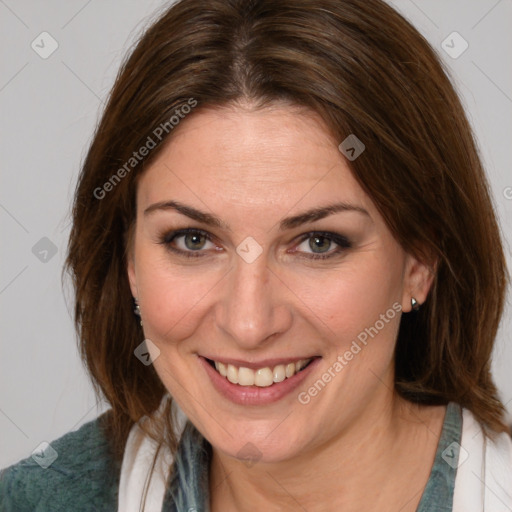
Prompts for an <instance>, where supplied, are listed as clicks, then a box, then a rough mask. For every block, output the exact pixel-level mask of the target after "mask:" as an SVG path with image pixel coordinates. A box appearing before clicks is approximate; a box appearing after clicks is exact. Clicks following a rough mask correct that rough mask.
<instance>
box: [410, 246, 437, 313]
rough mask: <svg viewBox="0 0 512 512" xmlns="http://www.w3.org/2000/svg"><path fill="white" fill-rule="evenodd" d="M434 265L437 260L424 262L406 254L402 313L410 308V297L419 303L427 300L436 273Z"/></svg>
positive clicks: (435, 265)
mask: <svg viewBox="0 0 512 512" xmlns="http://www.w3.org/2000/svg"><path fill="white" fill-rule="evenodd" d="M436 267H437V261H434V262H432V263H424V262H422V261H420V260H418V259H417V258H415V257H414V256H412V255H410V254H406V259H405V268H404V287H403V294H402V311H403V312H404V313H408V312H409V311H411V310H412V305H411V298H412V297H414V298H415V299H416V301H417V302H418V304H419V305H421V304H423V303H424V302H425V301H426V300H427V297H428V293H429V291H430V287H431V286H432V282H433V281H434V277H435V274H436Z"/></svg>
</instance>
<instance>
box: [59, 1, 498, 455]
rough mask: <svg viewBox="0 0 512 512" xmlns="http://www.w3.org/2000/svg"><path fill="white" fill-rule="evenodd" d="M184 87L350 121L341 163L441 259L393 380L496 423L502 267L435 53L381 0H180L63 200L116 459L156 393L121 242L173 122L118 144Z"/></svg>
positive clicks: (121, 91) (125, 81)
mask: <svg viewBox="0 0 512 512" xmlns="http://www.w3.org/2000/svg"><path fill="white" fill-rule="evenodd" d="M191 98H193V99H194V101H197V106H196V107H195V108H194V110H193V111H192V112H191V113H189V114H188V115H191V116H193V115H196V113H197V112H200V110H201V107H202V106H219V107H222V106H227V105H236V104H237V102H239V101H242V100H244V101H245V100H249V101H250V102H251V103H252V104H253V105H254V106H255V108H263V107H265V106H266V105H269V104H272V103H273V102H276V101H279V102H283V101H284V102H287V103H288V104H290V105H299V106H303V107H307V108H309V109H311V110H312V111H314V112H316V113H317V114H318V115H320V116H321V118H322V119H323V121H324V123H325V125H326V127H327V128H328V130H329V131H330V132H331V133H332V134H333V135H334V136H335V137H336V138H337V140H339V141H340V142H341V141H343V140H344V139H345V138H346V137H347V136H348V135H349V134H351V133H354V134H357V137H358V138H359V139H360V140H362V141H363V142H364V144H365V146H366V151H365V153H364V155H363V156H362V157H360V158H358V159H357V160H355V161H353V162H349V163H350V168H351V171H352V173H353V175H354V177H355V178H356V180H357V181H358V183H359V184H360V186H361V187H362V188H363V189H364V190H365V191H366V193H367V194H368V195H369V196H370V197H371V199H372V200H373V202H374V203H375V205H376V207H377V208H378V210H379V212H380V214H381V215H382V216H383V218H384V220H385V222H386V224H387V226H388V228H389V229H390V231H391V232H392V234H393V235H394V237H395V238H396V240H397V241H398V242H399V243H400V245H401V246H402V248H403V249H404V250H405V251H407V252H408V253H410V254H413V255H414V256H416V257H417V258H419V259H420V260H422V261H425V262H431V261H436V262H437V264H436V265H435V269H434V272H435V278H434V282H433V285H432V288H431V291H430V294H429V296H428V299H427V300H426V302H425V303H424V304H423V305H422V307H421V309H420V311H418V312H415V313H411V314H404V315H402V319H401V324H400V330H399V334H398V340H397V344H396V353H395V367H396V370H395V372H396V378H395V382H396V384H395V386H396V391H397V392H398V393H399V394H400V395H401V396H403V397H406V398H407V399H408V400H410V401H412V402H416V403H422V404H445V403H447V402H449V401H454V402H457V403H459V404H461V405H462V406H463V407H466V408H468V409H470V410H471V411H472V412H473V413H474V414H475V416H476V417H477V418H478V420H479V421H480V422H481V423H482V424H483V425H486V426H488V427H489V428H490V429H492V430H494V431H497V432H499V431H504V430H505V429H506V427H505V425H504V422H503V414H504V408H503V405H502V403H501V402H500V400H499V398H498V395H497V390H496V387H495V385H494V383H493V380H492V377H491V374H490V364H491V354H492V349H493V344H494V340H495V336H496V332H497V328H498V325H499V322H500V317H501V315H502V310H503V306H504V300H505V292H506V284H507V280H508V273H507V269H506V263H505V258H504V253H503V248H502V242H501V238H500V231H499V227H498V224H497V220H496V214H495V211H494V209H493V204H492V201H491V198H490V192H489V187H488V183H487V181H486V177H485V175H484V171H483V169H482V164H481V161H480V158H479V155H478V152H477V149H476V145H475V141H474V138H473V135H472V131H471V128H470V126H469V123H468V121H467V118H466V116H465V113H464V110H463V107H462V106H461V103H460V100H459V98H458V96H457V94H456V92H455V90H454V87H453V86H452V84H451V82H450V79H449V78H448V76H447V73H446V71H445V70H444V69H443V66H442V64H441V63H440V60H439V58H438V56H437V55H436V53H435V52H434V51H433V49H432V48H431V47H430V46H429V44H428V43H427V42H426V40H425V39H424V38H423V37H422V36H421V35H420V34H419V33H418V31H417V30H416V29H414V28H413V27H412V26H411V24H410V23H409V22H407V21H406V20H405V19H404V18H403V17H402V16H401V15H400V14H398V13H397V12H396V11H395V10H393V9H392V8H391V7H390V6H389V5H387V4H386V3H385V2H384V1H381V0H209V1H208V2H204V1H203V0H181V1H179V2H177V3H175V4H173V5H171V6H170V8H168V9H167V10H166V11H165V12H164V13H163V15H161V16H160V17H159V19H158V20H157V21H156V22H155V23H153V24H152V25H151V26H150V27H149V28H147V30H146V31H145V32H144V34H143V35H142V37H141V38H140V40H139V42H138V43H137V44H136V46H135V47H134V49H133V51H132V52H131V54H130V55H129V56H128V57H127V58H126V60H125V61H124V63H123V65H122V67H121V69H120V71H119V73H118V76H117V79H116V82H115V84H114V86H113V89H112V91H111V93H110V96H109V100H108V103H107V105H106V107H105V110H104V113H103V115H102V118H101V120H100V122H99V123H98V126H97V128H96V131H95V134H94V138H93V140H92V142H91V144H90V148H89V150H88V153H87V156H86V158H85V160H84V162H83V167H82V170H81V173H80V176H79V179H78V184H77V187H76V191H75V197H74V205H73V211H72V222H73V224H72V230H71V235H70V239H69V246H68V256H67V260H66V266H65V269H67V270H68V271H69V273H70V274H71V276H72V280H73V284H74V291H75V303H74V315H75V324H76V328H77V332H78V337H79V345H80V350H81V355H82V357H83V360H84V362H85V364H86V366H87V368H88V371H89V373H90V376H91V377H92V380H93V382H94V385H95V388H96V390H97V392H98V393H99V394H100V395H102V396H103V397H104V398H105V399H106V400H107V401H108V402H109V404H110V405H111V411H110V413H109V414H108V415H107V418H106V427H107V428H108V435H109V439H110V440H111V443H112V447H113V451H114V453H115V455H116V457H117V458H118V460H120V459H121V457H122V454H123V449H124V444H125V442H126V438H127V435H128V432H129V430H130V427H131V426H132V425H133V423H134V422H136V421H138V420H139V419H141V418H142V417H143V416H151V413H152V412H154V411H155V410H156V409H157V408H158V406H159V404H160V402H161V400H162V398H163V396H164V394H165V393H166V389H165V388H164V386H163V384H162V382H161V381H160V379H159V377H158V375H157V374H156V372H155V370H154V368H153V367H152V366H145V365H143V364H141V362H140V361H139V359H137V357H135V356H134V349H135V348H136V347H137V346H138V345H139V344H140V343H141V341H142V340H143V339H144V334H143V331H142V328H141V326H140V324H139V322H138V319H137V318H136V317H135V316H134V314H133V300H132V296H131V292H130V287H129V284H128V277H127V247H128V244H129V243H130V240H131V233H132V228H133V226H134V221H135V214H136V205H135V197H136V187H137V178H138V176H140V175H141V173H143V172H144V169H145V168H147V166H148V165H149V164H150V163H151V161H152V160H153V159H154V158H155V157H156V156H157V155H158V154H159V152H160V150H161V149H162V147H163V145H164V143H165V142H166V141H168V140H170V138H171V137H172V136H173V131H172V130H171V129H169V130H168V131H164V132H163V135H165V136H162V137H161V141H160V139H158V140H156V138H155V137H154V136H153V139H154V141H155V142H157V144H156V147H154V148H152V149H151V150H150V151H149V152H148V154H147V155H145V156H141V155H140V154H139V155H138V159H137V162H134V161H133V160H130V159H131V158H133V153H134V151H137V150H138V149H139V148H141V147H142V146H144V145H146V144H147V140H148V136H151V134H154V131H155V129H156V128H157V127H159V126H161V125H164V124H165V123H167V125H166V126H169V119H171V117H172V116H173V115H175V113H176V109H178V110H179V109H182V108H183V105H186V104H187V102H189V101H190V99H191ZM127 162H131V163H130V165H129V166H127V165H126V163H127ZM123 168H124V170H125V172H122V171H120V169H123ZM114 175H116V176H117V178H114ZM107 183H109V184H107ZM170 403H171V401H169V404H170ZM169 407H170V405H169ZM173 422H174V420H173V418H172V415H171V414H166V415H165V423H166V425H160V427H162V428H161V429H160V430H158V428H156V427H155V429H154V430H153V433H152V435H154V436H155V437H156V438H159V437H160V441H162V442H166V443H168V444H169V446H170V447H171V450H175V449H176V438H175V436H174V435H173V434H172V432H173ZM164 431H166V432H167V436H166V438H165V440H163V438H162V436H163V434H162V433H163V432H164Z"/></svg>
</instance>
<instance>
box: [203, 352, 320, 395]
mask: <svg viewBox="0 0 512 512" xmlns="http://www.w3.org/2000/svg"><path fill="white" fill-rule="evenodd" d="M205 359H206V358H205ZM313 359H315V358H314V357H310V358H307V359H299V360H298V361H290V362H288V363H281V364H277V365H269V366H262V367H260V368H249V367H247V366H242V365H240V366H238V365H235V364H229V363H223V362H221V361H214V360H213V359H206V361H207V362H208V364H209V365H210V366H211V367H212V368H214V369H215V370H216V371H217V373H218V374H220V375H221V376H222V377H225V378H226V379H227V380H228V381H229V382H231V384H238V385H239V386H258V387H260V388H268V387H270V386H272V385H274V384H278V383H280V382H283V381H284V380H286V379H290V378H292V377H293V376H294V375H296V374H297V373H299V372H301V371H303V370H304V369H305V368H307V367H308V366H309V365H310V364H311V362H312V361H313Z"/></svg>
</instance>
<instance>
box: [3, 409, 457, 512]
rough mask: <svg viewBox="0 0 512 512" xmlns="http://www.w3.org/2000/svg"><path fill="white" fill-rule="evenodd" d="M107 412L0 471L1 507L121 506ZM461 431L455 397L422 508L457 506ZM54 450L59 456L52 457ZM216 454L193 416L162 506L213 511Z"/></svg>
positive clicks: (15, 510) (426, 511)
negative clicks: (39, 452)
mask: <svg viewBox="0 0 512 512" xmlns="http://www.w3.org/2000/svg"><path fill="white" fill-rule="evenodd" d="M103 416H104V415H103ZM103 416H100V418H97V419H96V420H94V421H91V422H89V423H87V424H85V425H84V426H82V427H81V428H80V429H79V430H77V431H75V432H71V433H69V434H66V435H65V436H63V437H61V438H59V439H58V440H56V441H53V442H52V443H51V448H52V450H50V449H49V450H47V451H46V452H45V453H44V454H42V455H40V456H38V455H34V456H33V457H29V458H27V459H24V460H22V461H21V462H18V463H17V464H15V465H14V466H11V467H9V468H7V469H4V470H3V471H2V472H1V473H0V512H28V511H30V512H50V511H51V512H69V511H71V510H72V511H75V512H82V511H83V512H85V511H87V512H103V511H105V512H106V511H109V512H115V511H117V495H118V488H119V478H120V472H121V467H120V464H117V463H115V462H114V459H113V458H112V456H111V454H110V450H109V445H108V440H107V439H106V437H105V435H104V434H103V430H102V428H101V426H100V421H101V419H102V418H103ZM461 435H462V410H461V408H460V406H459V405H457V404H454V403H450V404H448V407H447V410H446V416H445V420H444V424H443V429H442V432H441V437H440V440H439V443H438V447H437V452H436V456H435V460H434V464H433V467H432V471H431V473H430V477H429V480H428V482H427V485H426V487H425V490H424V492H423V495H422V498H421V501H420V504H419V506H418V509H417V512H449V511H451V510H452V503H453V490H454V486H455V476H456V471H457V461H458V457H459V447H460V439H461ZM53 450H55V452H56V454H57V458H56V459H55V460H53V461H52V458H53V457H52V455H53V454H54V452H53ZM211 455H212V449H211V445H210V444H209V443H208V441H206V439H204V438H203V437H202V435H201V434H200V433H199V432H198V431H197V429H195V428H194V426H193V425H192V424H191V423H190V422H188V423H187V425H186V426H185V429H184V431H183V434H182V436H181V440H180V443H179V446H178V451H177V453H176V456H175V461H176V471H175V472H174V476H173V477H172V478H171V480H170V482H169V483H168V486H167V491H166V495H165V499H164V504H163V507H162V512H189V511H190V510H193V511H197V512H208V511H209V501H210V497H209V477H208V476H209V468H210V460H211ZM49 462H51V465H49V466H48V467H46V468H44V466H45V465H47V464H48V463H49Z"/></svg>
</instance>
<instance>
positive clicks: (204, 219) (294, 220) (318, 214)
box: [144, 201, 370, 231]
mask: <svg viewBox="0 0 512 512" xmlns="http://www.w3.org/2000/svg"><path fill="white" fill-rule="evenodd" d="M166 210H174V211H177V212H179V213H181V214H182V215H185V216H186V217H189V218H190V219H193V220H196V221H198V222H200V223H202V224H205V225H207V226H211V227H216V228H220V229H225V230H226V231H231V228H230V227H229V226H228V225H227V224H226V223H225V222H223V221H222V220H221V219H219V217H217V216H215V215H212V214H210V213H206V212H202V211H200V210H197V209H196V208H193V207H192V206H186V205H184V204H182V203H179V202H178V201H161V202H158V203H154V204H152V205H151V206H148V207H147V208H146V209H145V210H144V216H146V215H149V214H151V213H154V212H156V211H166ZM340 212H358V213H361V214H363V215H367V216H368V217H370V214H369V213H368V212H367V211H366V210H365V209H364V208H361V207H360V206H356V205H352V204H349V203H344V202H341V203H334V204H329V205H326V206H321V207H318V208H313V209H311V210H307V211H305V212H302V213H299V214H298V215H293V216H292V217H286V218H285V219H283V220H281V221H280V222H279V231H284V230H285V229H293V228H296V227H298V226H301V225H302V224H307V223H308V222H315V221H317V220H321V219H323V218H325V217H328V216H329V215H333V214H335V213H340Z"/></svg>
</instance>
